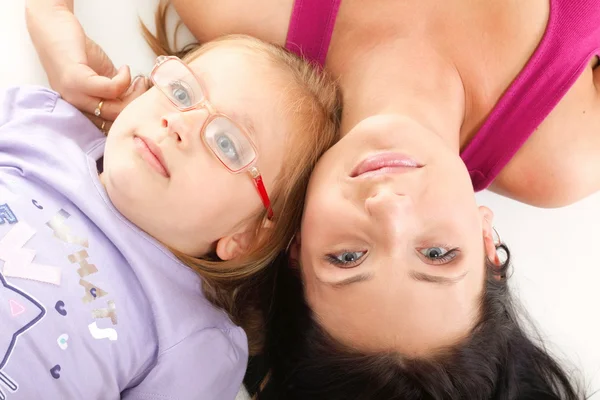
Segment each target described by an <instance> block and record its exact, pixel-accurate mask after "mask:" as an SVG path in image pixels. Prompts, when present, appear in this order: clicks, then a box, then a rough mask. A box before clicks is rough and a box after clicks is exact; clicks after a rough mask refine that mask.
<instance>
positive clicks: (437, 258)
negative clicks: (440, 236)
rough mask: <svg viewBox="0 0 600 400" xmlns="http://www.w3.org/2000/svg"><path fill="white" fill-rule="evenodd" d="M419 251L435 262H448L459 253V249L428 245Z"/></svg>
mask: <svg viewBox="0 0 600 400" xmlns="http://www.w3.org/2000/svg"><path fill="white" fill-rule="evenodd" d="M419 252H420V253H421V254H422V255H423V256H425V257H426V258H427V259H428V260H431V261H432V262H434V263H435V264H446V263H448V262H450V261H451V260H453V259H454V258H455V257H456V256H457V255H458V249H450V250H448V249H446V248H444V247H427V248H424V249H420V250H419Z"/></svg>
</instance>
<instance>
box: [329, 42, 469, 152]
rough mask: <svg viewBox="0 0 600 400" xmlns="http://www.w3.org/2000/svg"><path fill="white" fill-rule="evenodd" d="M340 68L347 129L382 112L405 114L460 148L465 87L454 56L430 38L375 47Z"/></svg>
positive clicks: (343, 130) (344, 122)
mask: <svg viewBox="0 0 600 400" xmlns="http://www.w3.org/2000/svg"><path fill="white" fill-rule="evenodd" d="M350 64H351V66H352V67H351V68H344V69H345V71H340V72H341V73H340V74H339V76H340V80H341V86H342V87H343V91H344V116H343V119H342V120H343V123H342V134H345V133H347V132H348V131H349V130H350V129H352V127H353V126H354V125H356V124H357V123H358V122H360V121H361V120H363V119H365V118H367V117H369V116H371V115H377V114H389V113H395V114H402V115H404V116H406V117H408V118H411V119H413V120H414V121H416V122H417V123H419V124H421V125H422V126H424V127H426V128H427V129H429V130H431V131H433V132H435V133H436V134H438V135H439V136H440V137H442V138H443V139H444V141H446V143H448V145H449V146H450V147H452V148H453V149H456V151H457V153H458V152H459V150H460V129H461V125H462V123H463V120H464V114H465V89H464V85H463V83H462V80H461V78H460V75H459V73H458V71H457V69H456V68H455V66H454V65H453V63H452V62H451V61H450V60H449V58H444V57H443V56H442V54H441V52H439V51H437V50H436V49H435V48H434V47H433V46H429V45H428V44H427V42H426V41H425V40H423V41H415V40H406V39H401V40H396V41H395V42H390V43H387V44H385V45H381V44H379V45H376V46H373V47H371V48H370V49H368V50H367V51H365V52H362V53H361V54H360V55H359V56H356V57H354V59H353V60H352V61H351V63H350Z"/></svg>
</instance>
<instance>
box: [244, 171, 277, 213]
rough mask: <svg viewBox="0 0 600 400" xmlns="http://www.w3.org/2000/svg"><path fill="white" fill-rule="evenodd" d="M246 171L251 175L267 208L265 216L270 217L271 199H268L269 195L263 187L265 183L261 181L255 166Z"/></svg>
mask: <svg viewBox="0 0 600 400" xmlns="http://www.w3.org/2000/svg"><path fill="white" fill-rule="evenodd" d="M248 172H249V173H250V175H251V176H252V181H253V182H254V186H256V190H257V191H258V194H259V195H260V198H261V200H262V202H263V204H264V206H265V208H266V209H267V217H268V218H269V219H272V218H273V209H272V208H271V199H269V195H268V194H267V188H265V184H264V183H263V179H262V175H261V174H260V172H259V171H258V168H256V167H252V168H250V170H249V171H248Z"/></svg>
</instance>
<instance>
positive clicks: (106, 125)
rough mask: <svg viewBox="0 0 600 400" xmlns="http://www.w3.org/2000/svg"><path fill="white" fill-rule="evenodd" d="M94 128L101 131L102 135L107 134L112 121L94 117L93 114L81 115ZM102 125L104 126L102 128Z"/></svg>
mask: <svg viewBox="0 0 600 400" xmlns="http://www.w3.org/2000/svg"><path fill="white" fill-rule="evenodd" d="M83 115H85V116H86V117H87V118H88V119H89V120H90V121H92V123H93V124H94V125H96V127H97V128H98V129H100V130H103V131H104V133H108V131H109V130H110V127H111V126H112V124H113V123H112V121H107V120H105V119H103V118H99V117H96V116H95V115H94V114H88V113H85V112H84V113H83ZM103 125H104V126H103Z"/></svg>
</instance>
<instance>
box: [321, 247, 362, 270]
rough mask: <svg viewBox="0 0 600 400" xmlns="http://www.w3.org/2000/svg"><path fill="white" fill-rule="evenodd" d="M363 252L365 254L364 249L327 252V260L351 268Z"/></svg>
mask: <svg viewBox="0 0 600 400" xmlns="http://www.w3.org/2000/svg"><path fill="white" fill-rule="evenodd" d="M365 254H367V252H366V251H343V252H341V253H338V254H328V255H327V260H328V261H329V262H330V263H331V264H334V265H337V266H340V267H343V268H351V267H355V266H356V265H357V263H358V262H359V261H360V260H361V259H362V258H363V257H364V255H365Z"/></svg>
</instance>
